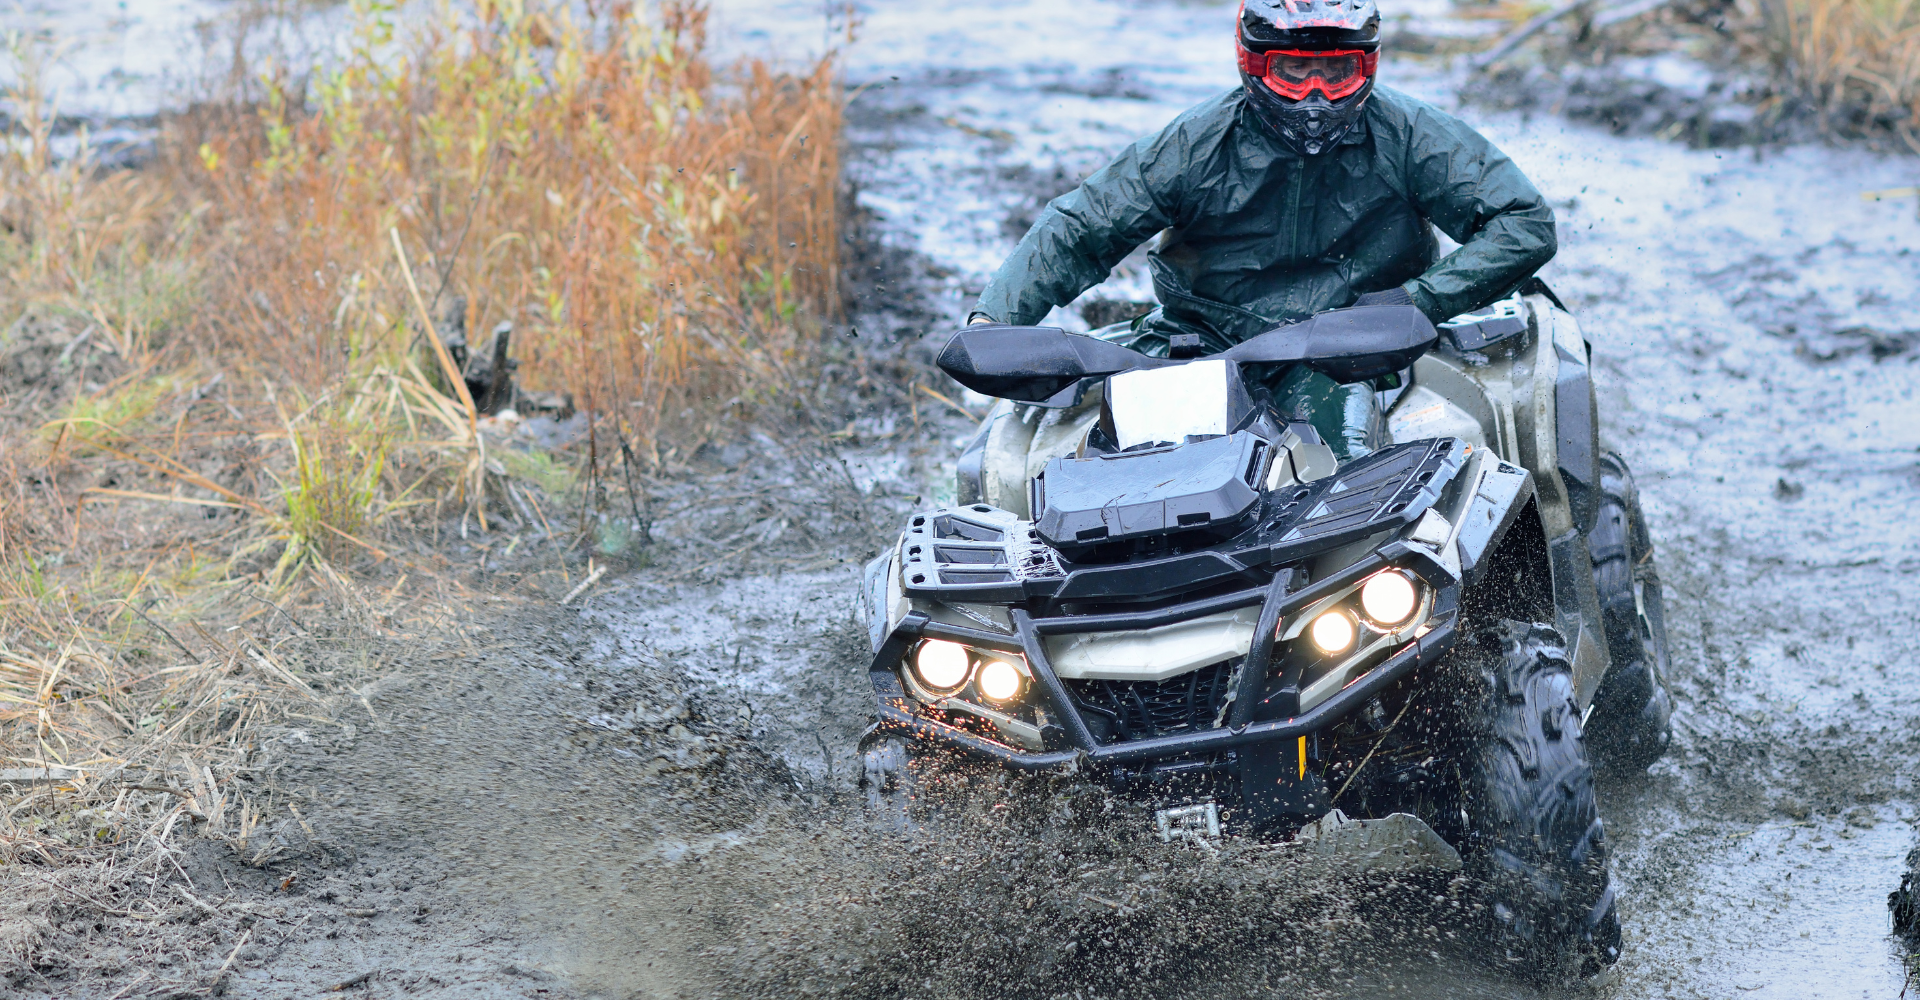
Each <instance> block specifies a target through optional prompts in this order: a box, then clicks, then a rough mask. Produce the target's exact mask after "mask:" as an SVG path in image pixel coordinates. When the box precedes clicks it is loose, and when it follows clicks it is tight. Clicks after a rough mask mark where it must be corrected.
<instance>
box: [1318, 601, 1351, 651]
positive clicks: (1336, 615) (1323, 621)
mask: <svg viewBox="0 0 1920 1000" xmlns="http://www.w3.org/2000/svg"><path fill="white" fill-rule="evenodd" d="M1307 634H1308V635H1309V636H1311V637H1312V639H1313V644H1314V645H1315V646H1318V647H1320V651H1321V652H1322V653H1344V652H1346V651H1347V650H1348V649H1349V648H1351V647H1352V646H1353V636H1354V628H1353V619H1351V618H1348V617H1347V613H1346V612H1344V611H1329V612H1327V613H1326V614H1323V615H1321V616H1320V617H1318V618H1315V619H1314V620H1313V624H1312V625H1310V626H1308V627H1307Z"/></svg>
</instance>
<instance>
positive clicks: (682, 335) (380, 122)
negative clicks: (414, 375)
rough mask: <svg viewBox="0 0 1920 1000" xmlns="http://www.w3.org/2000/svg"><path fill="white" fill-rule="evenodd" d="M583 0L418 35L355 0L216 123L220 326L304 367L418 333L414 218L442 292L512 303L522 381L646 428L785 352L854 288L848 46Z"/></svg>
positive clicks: (771, 377) (336, 361) (772, 378)
mask: <svg viewBox="0 0 1920 1000" xmlns="http://www.w3.org/2000/svg"><path fill="white" fill-rule="evenodd" d="M574 9H575V8H573V7H572V6H571V5H568V4H564V3H559V2H551V3H549V2H545V0H532V2H528V3H524V4H522V3H519V2H513V0H460V2H454V3H446V4H443V5H442V6H441V7H440V8H439V13H438V14H437V16H435V17H434V18H433V19H431V20H430V21H429V22H428V23H426V24H424V25H420V26H417V27H416V28H415V29H414V30H413V31H412V33H411V34H410V35H409V36H408V37H406V38H401V37H399V33H400V31H401V28H400V26H398V25H396V24H395V23H394V22H392V21H391V19H390V16H389V15H388V14H386V13H385V12H384V11H383V9H382V7H381V6H378V5H374V4H371V3H357V4H356V13H355V22H356V28H355V35H354V44H353V45H352V46H351V49H350V53H349V55H348V56H347V58H346V59H345V60H344V61H342V63H341V64H339V65H338V66H336V67H334V68H331V69H329V70H327V71H325V72H324V73H320V74H318V75H316V76H313V77H310V78H308V79H307V81H306V82H305V84H304V85H296V84H295V82H294V81H293V78H292V77H290V76H287V75H285V74H282V75H280V76H278V77H276V78H273V79H271V80H270V81H269V86H268V87H267V90H266V99H265V101H264V102H263V107H262V109H261V116H260V127H259V128H258V129H257V130H254V131H251V132H246V131H242V132H235V131H233V130H227V131H226V132H225V133H224V134H216V135H211V136H208V137H207V138H206V140H205V141H204V142H203V143H201V144H200V145H199V147H198V148H199V154H200V159H201V161H202V165H203V166H204V168H205V170H206V175H207V190H208V192H209V196H210V199H211V201H212V204H213V206H214V215H215V217H216V218H217V219H219V220H220V221H221V222H223V223H224V224H226V225H227V226H229V227H230V228H231V230H232V232H233V233H234V238H233V242H232V243H231V247H232V252H231V254H230V256H229V259H228V262H227V264H228V266H227V267H225V268H223V269H221V270H220V271H219V274H218V279H217V280H218V281H219V283H221V284H223V285H224V286H225V287H223V288H222V289H221V291H220V292H219V293H218V294H217V298H219V299H220V300H221V301H223V302H226V303H230V304H231V308H230V309H229V310H227V311H226V312H223V313H221V314H219V315H216V316H213V317H210V319H211V321H212V323H213V325H214V326H216V327H217V328H218V332H219V334H220V336H221V337H222V338H223V339H224V340H225V341H226V342H228V343H231V344H234V345H237V346H239V347H240V348H241V349H243V350H245V351H246V352H248V353H250V354H252V355H255V356H258V357H261V358H266V359H271V360H272V362H273V363H274V364H275V366H276V367H277V368H278V369H280V370H283V371H286V372H289V373H290V374H293V375H294V377H297V378H300V379H302V380H304V381H306V382H307V383H308V384H307V385H306V386H305V388H307V389H308V390H309V391H312V390H317V389H318V388H319V386H320V385H321V384H323V383H324V382H326V381H328V380H332V379H336V378H338V377H340V375H341V374H342V373H343V372H344V371H345V369H346V368H347V367H349V366H350V365H351V364H352V363H353V361H354V359H356V358H360V357H368V356H372V355H380V354H383V353H384V354H388V355H391V354H392V353H393V352H396V351H400V350H404V349H406V348H407V347H408V346H409V345H411V346H412V347H413V348H414V349H416V350H417V349H418V348H419V345H420V343H421V340H420V338H419V337H418V336H417V332H418V328H419V327H420V326H421V325H424V323H423V322H420V321H417V317H418V315H419V312H420V310H419V309H418V308H416V307H414V306H412V305H411V304H409V302H408V301H407V295H408V292H407V289H406V286H405V280H404V279H405V276H404V275H402V274H400V272H399V270H398V266H397V264H396V254H395V253H394V252H393V246H392V243H391V241H390V240H389V230H393V229H397V230H398V232H399V234H400V236H401V242H402V243H403V244H404V245H405V247H406V253H407V255H408V256H409V257H411V258H412V259H413V260H414V261H415V262H416V263H417V273H416V274H415V278H416V279H417V284H418V287H419V288H420V291H421V295H422V296H423V298H425V299H426V300H427V304H428V306H429V307H430V308H431V309H433V310H434V311H435V312H436V313H440V312H445V311H447V310H448V309H449V307H450V306H452V307H455V308H454V312H455V313H456V315H454V316H453V317H452V322H454V323H459V324H461V325H463V326H464V328H465V329H466V330H469V331H476V332H477V331H485V330H490V329H492V328H493V327H494V326H495V325H496V324H497V323H499V322H501V321H510V322H512V323H513V324H514V343H515V345H516V346H515V352H516V354H518V355H519V358H520V360H521V362H522V368H521V369H520V378H521V380H522V381H523V382H525V383H527V384H530V385H533V386H536V387H544V388H551V389H565V390H569V391H572V392H574V393H575V394H576V395H577V396H578V397H579V399H580V401H581V403H582V405H583V406H584V407H586V408H587V409H589V410H592V411H594V412H596V413H600V414H605V413H609V412H612V413H618V414H619V415H621V416H622V417H623V418H625V421H626V422H627V423H628V424H629V425H630V426H632V427H633V428H634V429H635V430H636V431H637V433H638V434H639V435H640V436H641V437H647V436H649V435H651V434H652V433H654V432H655V431H656V430H658V428H659V427H660V422H661V419H662V415H663V414H672V413H676V412H678V410H679V409H681V408H682V407H683V406H684V405H685V404H686V402H697V401H698V400H700V399H705V398H712V397H717V398H719V399H726V398H729V397H732V396H736V395H739V394H741V393H749V394H750V393H751V392H752V391H753V390H755V389H756V388H757V387H759V386H761V385H762V384H779V383H781V382H783V381H784V380H786V379H787V378H789V377H791V374H792V371H793V368H794V365H795V364H796V363H797V362H799V361H800V360H801V359H802V358H803V357H804V356H805V355H806V354H807V353H808V350H809V347H808V345H809V343H810V342H811V338H812V335H813V333H814V331H815V330H817V325H818V323H819V322H820V321H821V320H823V319H828V318H830V317H831V316H832V314H833V312H834V310H835V308H836V305H837V296H836V289H837V285H838V275H837V260H838V248H837V246H836V243H835V232H836V221H837V206H836V203H835V197H836V188H837V182H838V175H839V163H838V158H837V143H836V138H837V135H838V132H839V125H840V95H839V91H838V87H837V79H836V76H835V73H834V69H833V66H832V64H831V63H830V62H823V63H821V64H819V65H817V66H815V67H814V68H813V69H812V70H811V71H810V72H808V73H807V74H805V75H800V76H792V75H782V74H777V73H775V72H774V71H773V70H772V69H770V68H769V67H767V66H765V65H762V64H750V65H747V66H743V67H739V68H738V69H737V70H733V71H729V72H727V73H716V71H715V69H714V68H713V67H712V66H711V65H710V64H709V63H708V61H707V59H706V57H705V54H704V46H705V14H704V11H703V10H702V9H701V8H699V7H697V6H693V5H689V4H681V3H669V4H667V5H665V6H664V7H662V8H660V9H659V10H658V11H657V13H656V14H655V16H653V17H651V18H649V17H647V16H644V15H643V14H642V12H641V11H640V10H639V9H637V8H635V7H632V6H630V5H621V6H619V7H617V8H615V9H614V10H613V11H612V12H610V13H607V14H604V15H602V16H600V17H598V18H596V19H593V20H590V21H581V20H577V19H576V15H575V13H574ZM582 16H584V15H582ZM303 87H304V89H303ZM461 307H463V308H461ZM474 339H475V341H476V343H475V345H474V346H475V347H478V346H479V344H478V343H477V341H478V340H479V338H478V337H477V336H476V337H475V338H474ZM429 364H430V363H429ZM701 408H702V409H704V408H705V407H701Z"/></svg>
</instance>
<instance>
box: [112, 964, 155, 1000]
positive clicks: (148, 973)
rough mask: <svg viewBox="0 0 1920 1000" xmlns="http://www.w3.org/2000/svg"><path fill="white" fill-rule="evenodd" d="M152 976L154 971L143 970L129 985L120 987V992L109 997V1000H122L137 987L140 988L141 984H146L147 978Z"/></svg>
mask: <svg viewBox="0 0 1920 1000" xmlns="http://www.w3.org/2000/svg"><path fill="white" fill-rule="evenodd" d="M152 975H153V970H152V969H141V970H140V974H139V975H137V976H135V977H133V979H132V981H130V982H128V983H127V985H125V986H122V987H120V989H119V991H118V992H116V993H114V995H112V996H110V997H108V998H107V1000H120V998H121V997H123V996H126V995H127V994H128V993H129V992H131V991H132V990H133V988H134V987H135V986H138V985H140V984H141V983H144V982H146V981H147V978H148V977H150V976H152Z"/></svg>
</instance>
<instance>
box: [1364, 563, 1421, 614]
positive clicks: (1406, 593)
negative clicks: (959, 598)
mask: <svg viewBox="0 0 1920 1000" xmlns="http://www.w3.org/2000/svg"><path fill="white" fill-rule="evenodd" d="M1419 605H1420V592H1419V591H1417V590H1415V589H1414V588H1413V581H1412V580H1409V579H1407V575H1406V574H1405V573H1402V572H1400V571H1398V570H1391V569H1390V570H1387V571H1386V572H1384V573H1375V574H1374V575H1373V578H1372V579H1370V580H1368V581H1367V582H1366V585H1365V586H1363V587H1361V588H1360V609H1361V610H1362V611H1365V612H1366V613H1367V617H1368V618H1371V619H1373V620H1374V621H1376V622H1379V623H1380V624H1382V625H1398V624H1400V623H1401V622H1404V621H1406V620H1407V619H1409V618H1412V617H1413V611H1414V609H1415V608H1417V607H1419Z"/></svg>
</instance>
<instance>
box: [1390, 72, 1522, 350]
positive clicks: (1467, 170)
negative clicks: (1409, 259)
mask: <svg viewBox="0 0 1920 1000" xmlns="http://www.w3.org/2000/svg"><path fill="white" fill-rule="evenodd" d="M1403 170H1404V174H1403V176H1405V178H1406V181H1407V195H1408V197H1409V198H1410V199H1411V200H1412V201H1413V203H1414V205H1415V206H1416V207H1417V208H1419V210H1420V212H1421V213H1422V214H1424V215H1425V216H1426V217H1427V218H1429V219H1431V220H1432V221H1433V223H1434V225H1436V226H1438V227H1440V231H1441V232H1443V233H1446V234H1447V235H1448V236H1449V237H1451V238H1452V239H1453V241H1454V242H1456V243H1459V244H1460V248H1459V249H1458V250H1455V251H1454V252H1452V253H1450V254H1448V255H1447V256H1445V257H1443V258H1441V259H1440V260H1439V261H1438V262H1437V263H1435V264H1434V265H1433V266H1432V267H1430V268H1428V269H1427V270H1426V272H1425V273H1423V274H1421V275H1420V276H1419V277H1417V278H1415V279H1413V280H1412V281H1409V282H1407V283H1406V284H1405V285H1404V286H1402V287H1404V288H1406V290H1407V291H1408V293H1409V294H1411V295H1412V296H1413V301H1414V304H1415V305H1417V306H1419V307H1420V309H1421V310H1422V311H1423V312H1425V313H1426V314H1427V316H1428V317H1429V318H1430V319H1432V320H1433V321H1434V322H1436V323H1438V322H1440V321H1442V320H1446V319H1450V318H1452V317H1454V316H1458V315H1460V314H1461V313H1465V312H1472V311H1474V310H1476V309H1480V308H1482V307H1484V306H1486V305H1487V304H1488V303H1490V302H1492V301H1493V300H1494V299H1495V298H1498V297H1499V296H1500V295H1502V294H1505V293H1506V292H1508V291H1510V290H1511V289H1512V288H1513V287H1514V286H1515V285H1518V284H1519V283H1520V282H1521V281H1523V280H1525V279H1526V278H1528V277H1529V276H1531V275H1532V274H1533V272H1535V271H1537V270H1539V269H1540V268H1541V267H1542V266H1543V265H1545V264H1546V263H1547V261H1550V260H1552V259H1553V255H1554V253H1555V251H1557V250H1558V249H1559V242H1558V238H1557V237H1556V236H1555V233H1554V221H1553V209H1552V207H1550V206H1549V205H1548V204H1547V201H1546V199H1545V198H1543V197H1541V195H1540V192H1539V191H1538V190H1536V189H1535V188H1534V186H1533V183H1532V182H1531V181H1528V180H1527V177H1526V175H1525V174H1523V173H1521V172H1520V168H1519V167H1518V166H1515V165H1514V162H1513V161H1512V160H1509V159H1507V156H1506V154H1505V153H1502V152H1500V150H1499V149H1497V148H1495V146H1494V145H1493V143H1491V142H1488V141H1487V139H1486V137H1485V136H1482V135H1481V134H1480V133H1478V132H1476V131H1474V130H1473V129H1472V128H1469V127H1468V126H1467V125H1466V123H1464V122H1462V121H1460V120H1459V119H1457V118H1454V117H1453V116H1451V115H1448V114H1445V113H1443V112H1441V111H1439V110H1437V109H1434V108H1426V107H1423V108H1421V110H1420V112H1419V113H1417V114H1415V115H1413V116H1412V118H1411V121H1410V122H1409V123H1408V132H1407V135H1406V146H1405V153H1404V161H1403Z"/></svg>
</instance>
